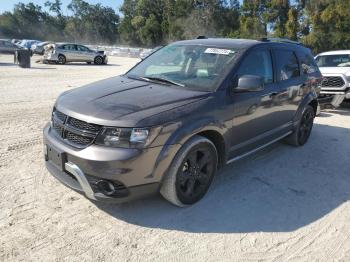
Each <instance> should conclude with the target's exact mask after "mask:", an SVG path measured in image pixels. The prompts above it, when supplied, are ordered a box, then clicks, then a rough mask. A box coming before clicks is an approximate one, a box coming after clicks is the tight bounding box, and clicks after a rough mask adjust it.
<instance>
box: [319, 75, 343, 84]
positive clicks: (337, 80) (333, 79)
mask: <svg viewBox="0 0 350 262" xmlns="http://www.w3.org/2000/svg"><path fill="white" fill-rule="evenodd" d="M344 85H345V82H344V80H343V78H342V77H340V76H326V77H324V78H323V79H322V87H343V86H344Z"/></svg>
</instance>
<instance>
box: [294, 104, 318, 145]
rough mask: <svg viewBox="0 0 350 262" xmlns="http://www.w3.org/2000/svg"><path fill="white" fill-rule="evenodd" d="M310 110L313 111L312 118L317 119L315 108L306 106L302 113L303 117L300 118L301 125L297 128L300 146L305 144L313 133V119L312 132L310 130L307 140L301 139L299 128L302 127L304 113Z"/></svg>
mask: <svg viewBox="0 0 350 262" xmlns="http://www.w3.org/2000/svg"><path fill="white" fill-rule="evenodd" d="M308 112H311V113H312V119H315V112H314V109H313V108H312V107H311V106H307V107H306V108H305V110H304V111H303V114H302V115H301V119H300V122H299V125H298V129H297V134H298V136H297V137H298V144H299V145H300V146H303V145H305V144H306V143H307V141H308V140H309V138H310V135H311V132H312V128H313V124H314V123H313V120H312V126H311V129H310V132H309V134H308V136H307V138H306V140H305V141H300V137H299V129H300V127H301V124H302V119H303V117H304V115H305V114H306V113H308Z"/></svg>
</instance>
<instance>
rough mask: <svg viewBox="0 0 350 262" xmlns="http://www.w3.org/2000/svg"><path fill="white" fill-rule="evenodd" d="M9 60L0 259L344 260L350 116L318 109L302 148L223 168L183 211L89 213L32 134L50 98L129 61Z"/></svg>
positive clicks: (277, 148) (0, 147)
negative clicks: (50, 168) (52, 170)
mask: <svg viewBox="0 0 350 262" xmlns="http://www.w3.org/2000/svg"><path fill="white" fill-rule="evenodd" d="M11 59H12V58H11V57H5V56H0V94H1V96H0V125H1V129H0V199H1V200H0V233H1V235H0V261H61V260H66V261H236V260H237V261H248V260H249V261H251V260H262V261H350V202H349V200H350V173H349V170H350V162H349V161H350V121H349V119H350V110H349V109H346V108H345V109H339V110H328V111H325V112H323V113H322V114H321V116H320V117H317V118H316V123H315V126H314V130H313V133H312V136H311V138H310V140H309V142H308V144H307V145H305V146H304V147H302V148H294V147H290V146H287V145H284V144H283V143H276V144H274V145H272V146H270V147H268V148H266V149H265V150H263V151H261V152H259V153H257V154H255V155H253V156H251V157H249V158H246V159H244V160H241V161H239V162H236V163H233V164H231V165H228V166H226V167H225V168H224V169H223V170H222V171H221V172H220V173H219V174H218V176H217V177H216V178H215V180H214V183H213V185H212V186H211V188H210V191H209V192H208V194H207V196H206V197H205V198H204V199H203V200H202V201H201V202H200V203H198V204H196V205H194V206H192V207H189V208H184V209H179V208H177V207H174V206H172V205H171V204H168V203H167V202H166V201H164V200H163V199H162V198H161V197H153V198H150V199H145V200H140V201H136V202H131V203H127V204H123V205H106V204H99V205H95V204H93V203H91V202H90V201H89V200H87V199H86V198H84V197H83V196H81V195H79V194H78V193H75V192H74V191H72V190H70V189H68V188H66V187H64V186H63V185H61V184H60V183H59V182H57V181H56V180H55V179H54V178H53V177H52V176H51V175H50V174H49V173H48V172H47V171H46V169H45V167H44V163H43V151H42V148H43V147H42V143H41V141H42V128H43V126H44V125H45V123H46V122H47V121H48V120H49V118H50V111H51V108H52V105H53V103H54V101H55V98H56V97H57V96H58V94H59V93H61V92H63V91H65V90H68V89H71V88H74V87H78V86H81V85H84V84H87V83H90V82H93V81H96V80H99V79H103V78H107V77H110V76H114V75H118V74H121V73H123V72H125V71H126V70H127V69H128V68H130V67H131V66H132V65H134V64H135V63H136V62H137V61H138V60H137V59H132V58H116V57H112V58H110V65H108V66H94V65H85V64H80V65H78V64H77V65H65V66H60V65H41V64H35V63H34V61H33V63H32V68H31V69H21V68H18V67H16V66H14V65H12V64H11V63H10V62H11ZM6 62H8V63H6Z"/></svg>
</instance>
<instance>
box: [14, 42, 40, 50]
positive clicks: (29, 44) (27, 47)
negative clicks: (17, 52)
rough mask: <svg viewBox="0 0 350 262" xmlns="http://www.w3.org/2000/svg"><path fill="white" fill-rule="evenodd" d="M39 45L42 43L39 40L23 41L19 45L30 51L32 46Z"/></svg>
mask: <svg viewBox="0 0 350 262" xmlns="http://www.w3.org/2000/svg"><path fill="white" fill-rule="evenodd" d="M39 43H41V41H39V40H30V39H23V40H21V41H20V42H19V43H18V45H20V46H22V47H24V48H26V49H28V50H30V49H31V47H32V45H35V44H39Z"/></svg>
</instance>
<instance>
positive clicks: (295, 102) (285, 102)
mask: <svg viewBox="0 0 350 262" xmlns="http://www.w3.org/2000/svg"><path fill="white" fill-rule="evenodd" d="M273 53H274V58H275V61H276V62H275V63H276V77H277V83H278V85H279V92H278V96H277V97H276V103H278V105H279V106H278V107H279V112H280V113H279V118H277V119H276V122H278V124H279V125H282V124H286V123H290V122H292V120H293V118H294V116H295V113H296V111H297V109H298V106H299V104H300V101H301V99H302V97H303V93H304V91H305V90H304V89H305V86H304V82H305V76H302V75H301V73H300V64H299V60H298V57H297V55H296V53H295V52H294V51H293V50H291V49H287V48H283V49H282V48H281V49H275V50H274V51H273Z"/></svg>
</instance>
